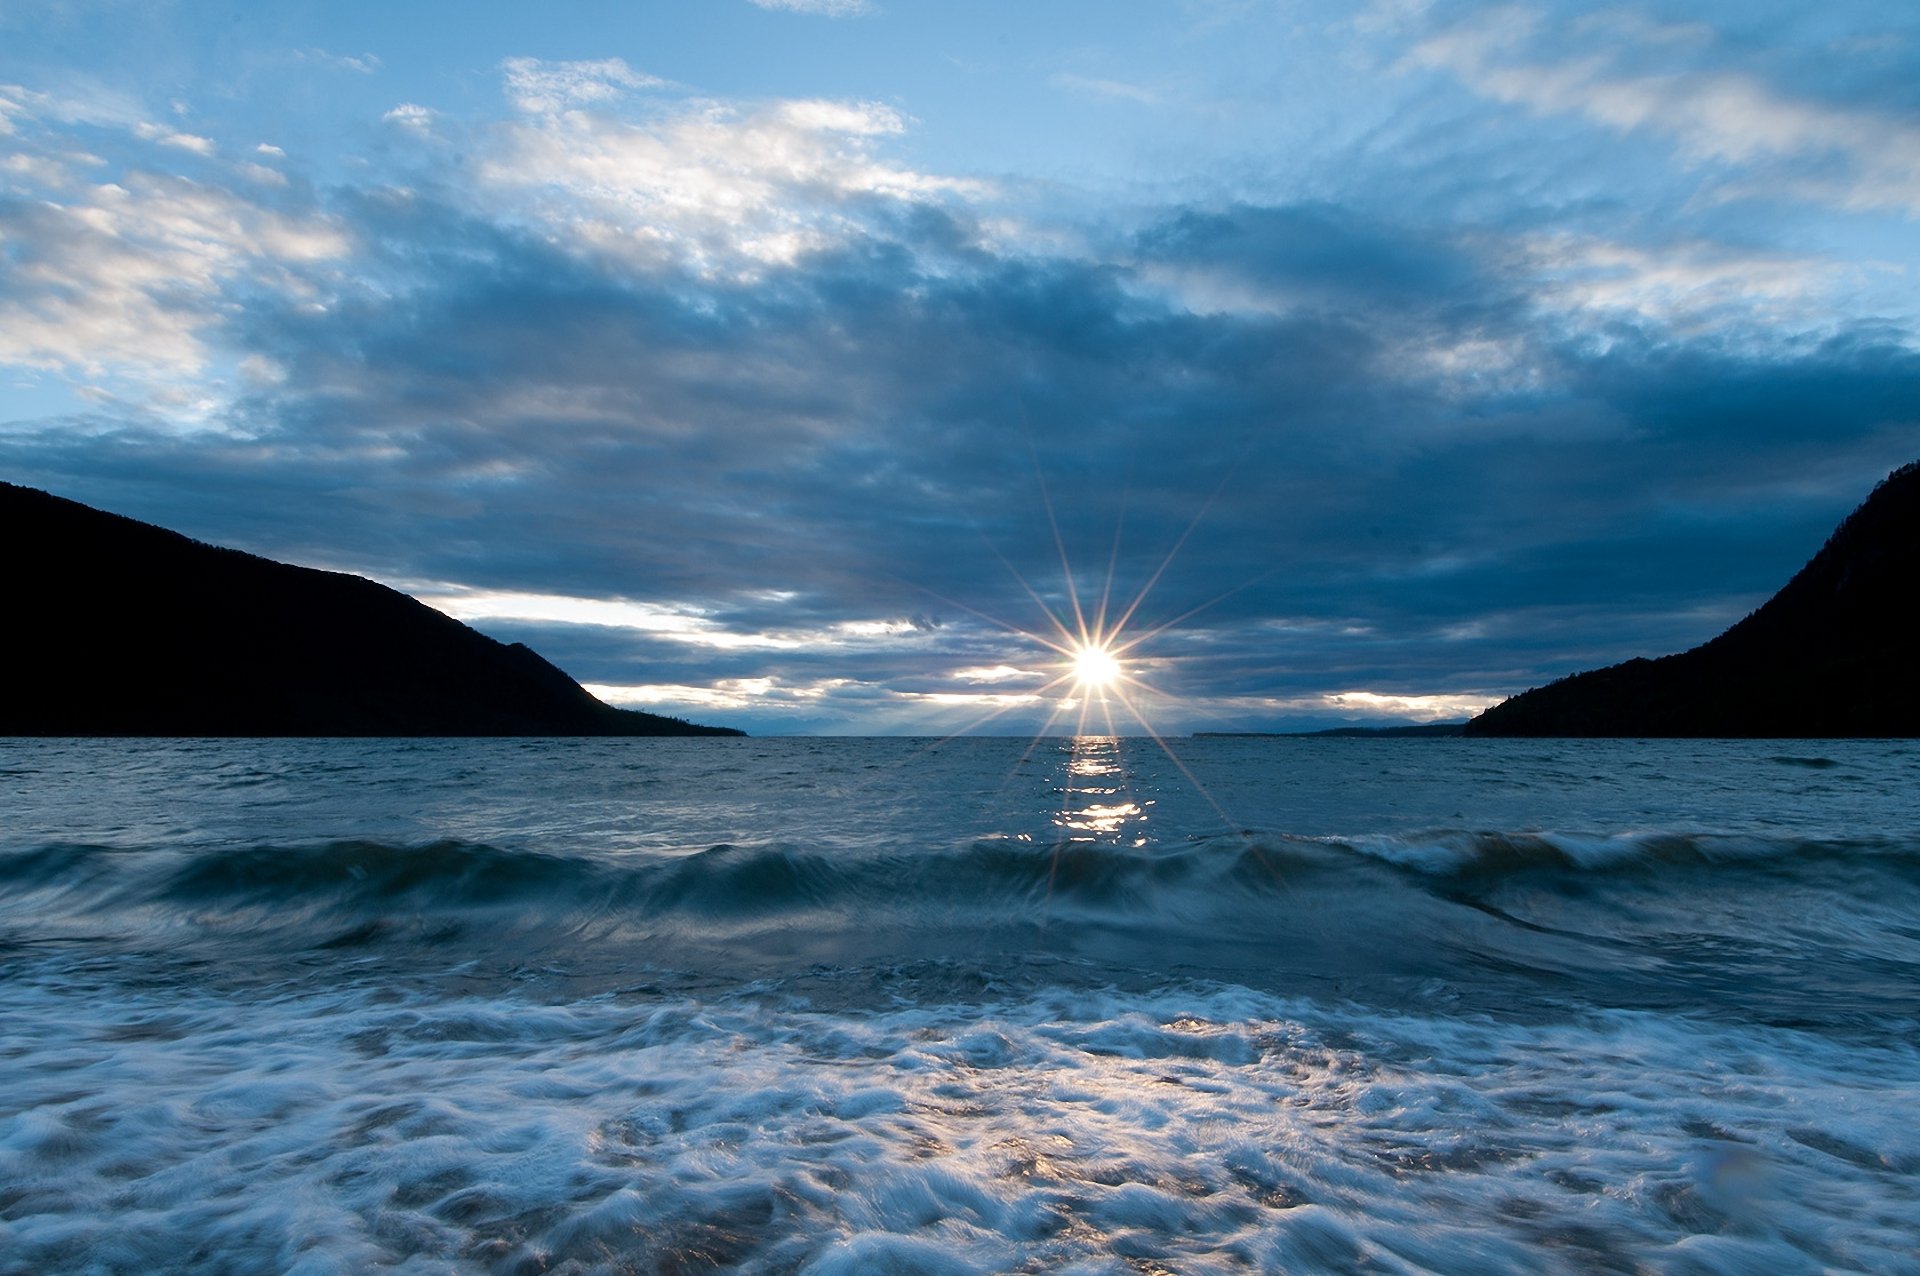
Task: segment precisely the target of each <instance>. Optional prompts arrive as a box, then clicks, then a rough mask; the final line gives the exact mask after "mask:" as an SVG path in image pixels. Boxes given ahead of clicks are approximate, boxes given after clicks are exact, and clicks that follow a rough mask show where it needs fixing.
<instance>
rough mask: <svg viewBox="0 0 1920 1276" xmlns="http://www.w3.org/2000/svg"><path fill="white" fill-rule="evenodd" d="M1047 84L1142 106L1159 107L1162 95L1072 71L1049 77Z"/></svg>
mask: <svg viewBox="0 0 1920 1276" xmlns="http://www.w3.org/2000/svg"><path fill="white" fill-rule="evenodd" d="M1047 83H1049V84H1051V85H1053V87H1055V88H1056V89H1065V90H1066V91H1067V92H1069V93H1084V94H1087V95H1089V96H1092V97H1100V98H1109V99H1114V100H1118V101H1123V102H1136V103H1138V104H1140V105H1142V106H1158V105H1159V104H1160V101H1161V98H1160V94H1158V93H1156V92H1155V91H1154V90H1152V89H1148V88H1143V87H1141V86H1140V85H1137V84H1128V83H1126V82H1125V81H1122V80H1109V79H1104V78H1102V77H1100V76H1093V75H1078V74H1075V73H1074V72H1071V71H1056V72H1055V73H1054V74H1052V75H1050V76H1048V77H1047Z"/></svg>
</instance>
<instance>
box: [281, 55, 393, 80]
mask: <svg viewBox="0 0 1920 1276" xmlns="http://www.w3.org/2000/svg"><path fill="white" fill-rule="evenodd" d="M293 59H294V61H296V62H311V63H313V64H315V65H317V66H324V67H329V68H332V69H333V70H336V71H351V72H353V73H354V74H355V75H372V74H373V73H374V72H375V71H378V70H379V69H380V68H381V66H382V65H383V63H382V62H381V61H380V59H379V57H378V56H376V55H375V54H372V53H362V54H360V55H358V56H357V57H356V56H352V55H348V54H340V53H329V52H327V51H326V50H325V49H298V50H295V52H294V54H293Z"/></svg>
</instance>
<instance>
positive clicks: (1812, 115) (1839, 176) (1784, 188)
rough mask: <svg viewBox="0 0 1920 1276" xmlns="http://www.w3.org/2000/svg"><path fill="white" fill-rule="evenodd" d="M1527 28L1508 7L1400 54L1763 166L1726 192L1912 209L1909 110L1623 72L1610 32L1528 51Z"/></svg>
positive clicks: (1740, 80)
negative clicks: (1586, 46) (1581, 45)
mask: <svg viewBox="0 0 1920 1276" xmlns="http://www.w3.org/2000/svg"><path fill="white" fill-rule="evenodd" d="M1539 28H1540V23H1539V21H1538V20H1537V19H1536V18H1534V17H1532V16H1531V15H1527V14H1524V13H1523V14H1520V15H1518V16H1516V15H1515V14H1514V13H1512V12H1508V13H1505V14H1503V15H1502V16H1501V17H1500V18H1499V19H1498V21H1497V22H1495V21H1488V22H1486V23H1484V24H1481V25H1475V26H1469V27H1461V28H1455V29H1452V30H1448V31H1445V32H1442V33H1440V34H1438V35H1435V36H1433V37H1431V38H1429V39H1427V40H1425V41H1423V42H1422V43H1420V44H1419V45H1418V46H1417V47H1416V48H1415V50H1414V51H1413V54H1412V61H1413V62H1414V63H1415V64H1419V65H1425V66H1430V67H1435V68H1439V69H1443V70H1446V71H1448V72H1450V73H1452V74H1453V75H1455V76H1457V77H1458V78H1459V79H1460V81H1461V82H1462V83H1464V84H1465V85H1467V86H1468V87H1469V88H1471V89H1472V90H1473V91H1474V92H1476V93H1479V94H1481V95H1482V96H1485V97H1488V98H1491V99H1493V100H1495V101H1498V102H1503V103H1511V104H1514V105H1518V106H1524V107H1526V108H1527V109H1529V110H1532V111H1534V112H1536V113H1538V114H1543V115H1545V114H1562V115H1578V116H1583V117H1585V118H1586V119H1588V120H1591V121H1593V122H1594V123H1596V124H1600V125H1603V126H1605V127H1607V128H1610V129H1612V130H1614V131H1616V132H1620V133H1635V132H1644V133H1651V134H1655V135H1659V136H1663V137H1666V138H1669V139H1670V140H1671V141H1672V142H1673V144H1674V146H1675V148H1676V151H1677V153H1678V155H1679V157H1680V158H1681V159H1682V161H1683V162H1686V163H1690V164H1693V165H1696V166H1702V165H1717V166H1721V167H1725V168H1731V169H1748V170H1766V171H1767V176H1768V179H1769V180H1767V181H1766V182H1765V183H1764V184H1760V183H1758V182H1755V183H1752V184H1749V185H1747V186H1744V187H1742V186H1728V187H1727V188H1726V191H1725V193H1727V194H1730V195H1754V194H1758V195H1779V194H1788V195H1793V196H1796V197H1799V198H1803V199H1809V200H1815V201H1819V202H1823V203H1828V204H1833V205H1837V206H1839V207H1843V208H1848V209H1856V210H1860V209H1894V210H1898V211H1902V212H1905V213H1908V214H1910V215H1911V214H1916V213H1920V122H1916V121H1915V120H1914V119H1912V118H1911V117H1909V116H1905V115H1899V114H1894V113H1891V112H1886V111H1875V110H1870V109H1866V108H1862V107H1856V106H1841V105H1835V104H1831V103H1826V102H1818V101H1813V100H1809V99H1806V98H1801V97H1795V96H1792V95H1790V94H1788V93H1785V92H1782V91H1781V90H1779V89H1777V88H1775V87H1773V86H1771V85H1769V84H1767V83H1765V82H1763V81H1762V80H1760V79H1759V78H1757V77H1755V76H1753V75H1751V74H1748V73H1745V72H1742V71H1734V70H1723V69H1718V68H1702V69H1695V70H1683V71H1667V72H1661V73H1657V74H1648V73H1635V72H1633V71H1631V70H1627V69H1624V68H1622V66H1621V65H1620V62H1621V57H1620V54H1619V51H1618V50H1619V47H1620V46H1619V45H1618V43H1617V42H1612V43H1609V44H1608V46H1607V47H1606V49H1605V50H1603V51H1601V52H1593V53H1579V54H1574V55H1570V56H1560V57H1546V58H1541V57H1537V56H1529V55H1530V53H1531V47H1532V44H1533V36H1534V33H1535V32H1536V31H1538V30H1539ZM1676 38H1677V37H1676ZM1695 38H1697V36H1696V37H1695Z"/></svg>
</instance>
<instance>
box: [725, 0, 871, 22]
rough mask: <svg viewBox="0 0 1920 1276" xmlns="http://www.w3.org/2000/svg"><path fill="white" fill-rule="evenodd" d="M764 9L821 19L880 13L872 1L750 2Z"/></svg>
mask: <svg viewBox="0 0 1920 1276" xmlns="http://www.w3.org/2000/svg"><path fill="white" fill-rule="evenodd" d="M749 2H750V3H752V4H754V5H757V6H758V7H760V8H762V9H773V10H775V11H777V12H781V13H805V14H811V15H813V16H815V17H821V18H858V17H864V16H865V15H867V14H870V13H875V12H878V9H877V7H876V6H875V5H874V4H873V3H871V0H749Z"/></svg>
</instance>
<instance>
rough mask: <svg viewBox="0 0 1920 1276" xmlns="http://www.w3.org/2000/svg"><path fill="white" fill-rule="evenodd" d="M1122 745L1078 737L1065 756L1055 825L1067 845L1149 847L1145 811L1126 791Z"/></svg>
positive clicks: (1068, 744)
mask: <svg viewBox="0 0 1920 1276" xmlns="http://www.w3.org/2000/svg"><path fill="white" fill-rule="evenodd" d="M1124 747H1125V746H1124V744H1123V742H1122V741H1121V740H1120V739H1119V738H1118V737H1117V736H1090V735H1080V736H1074V737H1073V738H1072V739H1071V740H1068V741H1067V742H1066V744H1065V748H1066V750H1067V766H1066V782H1065V783H1064V784H1063V785H1061V787H1060V790H1059V792H1060V810H1059V811H1058V812H1057V813H1056V814H1055V815H1054V817H1053V825H1054V827H1055V828H1057V829H1059V830H1061V833H1062V835H1063V836H1064V838H1065V839H1066V840H1067V841H1069V842H1100V843H1104V844H1106V845H1110V846H1114V845H1117V846H1132V847H1142V846H1145V845H1146V844H1147V827H1146V826H1147V818H1148V816H1147V808H1148V807H1151V806H1152V805H1153V799H1152V798H1148V799H1146V800H1145V801H1136V800H1135V799H1134V797H1133V795H1132V794H1131V793H1130V792H1129V791H1128V789H1127V787H1126V785H1127V770H1126V766H1125V760H1124V758H1123V756H1122V754H1123V751H1124Z"/></svg>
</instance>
